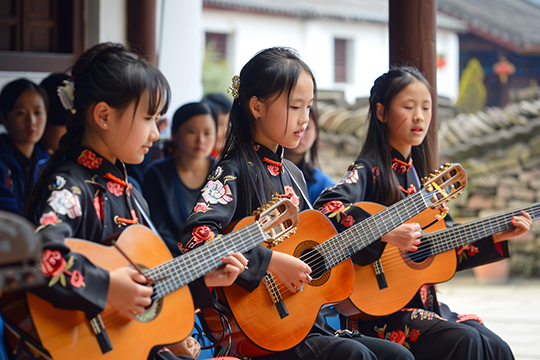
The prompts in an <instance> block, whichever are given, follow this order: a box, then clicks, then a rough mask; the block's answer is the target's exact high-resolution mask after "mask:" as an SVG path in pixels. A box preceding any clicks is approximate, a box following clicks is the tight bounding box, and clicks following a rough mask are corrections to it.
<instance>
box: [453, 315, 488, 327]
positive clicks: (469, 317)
mask: <svg viewBox="0 0 540 360" xmlns="http://www.w3.org/2000/svg"><path fill="white" fill-rule="evenodd" d="M458 318H459V320H457V321H456V322H458V323H459V322H463V321H468V320H474V321H478V322H479V323H480V324H482V325H484V322H483V321H482V319H480V316H478V315H475V314H458Z"/></svg>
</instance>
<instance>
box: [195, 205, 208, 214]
mask: <svg viewBox="0 0 540 360" xmlns="http://www.w3.org/2000/svg"><path fill="white" fill-rule="evenodd" d="M208 210H210V207H209V206H208V205H206V204H204V203H197V204H196V205H195V208H194V209H193V211H194V212H196V213H204V212H207V211H208Z"/></svg>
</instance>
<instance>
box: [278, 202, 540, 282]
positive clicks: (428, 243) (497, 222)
mask: <svg viewBox="0 0 540 360" xmlns="http://www.w3.org/2000/svg"><path fill="white" fill-rule="evenodd" d="M521 210H524V211H526V212H528V213H529V214H531V216H532V218H533V219H536V218H538V216H540V214H536V212H538V211H540V204H535V205H532V206H529V207H524V208H520V209H515V210H512V211H509V212H506V213H504V214H499V215H494V216H492V217H490V218H487V219H480V220H477V221H473V222H471V223H466V224H460V225H456V226H455V227H452V228H448V229H443V230H439V231H436V232H433V233H429V234H428V235H425V236H424V238H425V241H424V242H423V243H422V244H420V245H419V246H418V250H417V251H414V252H409V251H407V252H406V253H407V254H408V255H409V257H414V258H418V257H420V258H422V257H424V256H425V257H426V258H427V257H428V256H430V255H431V254H432V252H433V251H434V249H437V248H438V247H440V246H442V245H445V246H446V247H448V248H447V250H445V251H448V250H451V249H454V248H456V247H457V246H460V245H465V244H467V243H469V242H470V241H464V240H463V239H466V238H470V237H471V235H473V234H475V232H474V231H475V230H476V232H481V231H483V233H481V234H478V235H477V236H476V237H477V238H478V240H479V239H481V238H483V237H486V236H487V234H488V233H489V234H494V233H498V232H501V231H504V230H507V229H509V228H511V225H510V219H511V216H516V215H519V214H520V211H521ZM441 221H442V220H441ZM486 228H487V229H486ZM495 228H496V229H495ZM449 234H450V235H449ZM449 236H452V238H457V239H454V240H450V241H448V237H449ZM328 241H330V240H328ZM328 241H326V242H323V243H321V244H324V243H327V242H328ZM473 242H474V241H473ZM441 252H444V251H440V252H438V253H441ZM313 256H317V255H313ZM312 258H313V257H311V259H312ZM300 259H301V260H304V261H305V262H308V261H309V259H310V258H306V259H302V257H300ZM306 260H308V261H306ZM381 260H383V261H384V262H383V265H384V266H383V270H385V269H386V270H391V269H394V268H396V267H400V266H402V265H403V264H404V262H403V257H402V255H401V252H399V251H397V252H393V253H391V254H389V255H388V256H386V257H384V258H381ZM315 265H316V266H315V267H312V273H316V272H318V271H322V270H323V269H324V268H325V264H324V261H322V262H318V263H315ZM274 281H275V280H274ZM276 283H280V284H282V283H281V282H279V281H276ZM282 285H283V286H281V287H279V286H278V290H279V291H280V292H281V291H283V293H286V292H287V291H289V290H288V288H287V287H286V285H284V284H282ZM284 288H285V289H286V290H284Z"/></svg>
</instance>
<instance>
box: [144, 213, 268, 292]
mask: <svg viewBox="0 0 540 360" xmlns="http://www.w3.org/2000/svg"><path fill="white" fill-rule="evenodd" d="M264 240H265V235H264V234H263V232H262V230H261V227H260V225H259V223H258V222H257V221H255V222H254V223H253V224H250V225H247V226H244V227H243V228H241V229H238V230H236V231H234V232H232V233H230V234H227V235H224V236H220V237H218V238H217V239H215V240H213V241H212V242H210V243H208V244H206V245H204V246H200V247H198V248H196V249H194V250H191V251H189V252H187V253H186V254H184V255H181V256H179V257H177V258H174V259H172V260H169V261H167V262H166V263H163V264H161V265H158V266H156V267H155V268H152V269H149V270H147V271H146V272H145V275H146V276H148V277H149V278H151V279H153V280H159V279H163V280H160V281H157V282H156V283H155V284H154V292H155V294H156V298H162V297H163V296H165V295H167V294H169V293H171V292H173V291H175V290H176V289H179V288H181V287H182V286H184V285H187V284H189V283H190V282H192V281H194V280H196V279H198V278H200V277H201V276H203V275H204V274H206V273H208V272H210V271H212V270H213V269H215V268H217V267H218V266H220V265H221V264H222V261H221V258H222V257H225V256H228V255H230V254H231V253H233V252H240V253H244V252H246V251H249V250H251V249H253V248H254V247H255V246H257V245H259V244H261V243H262V242H264Z"/></svg>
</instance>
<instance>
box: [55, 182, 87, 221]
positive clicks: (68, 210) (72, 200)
mask: <svg viewBox="0 0 540 360" xmlns="http://www.w3.org/2000/svg"><path fill="white" fill-rule="evenodd" d="M47 202H48V203H49V206H50V207H52V208H53V210H54V211H55V212H56V213H57V214H61V215H67V216H68V217H69V218H70V219H75V218H76V217H78V216H81V215H82V210H81V203H80V202H79V198H78V197H77V196H76V195H73V194H72V193H71V192H69V190H67V189H62V190H55V191H53V192H52V193H51V196H50V197H49V198H48V199H47Z"/></svg>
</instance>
